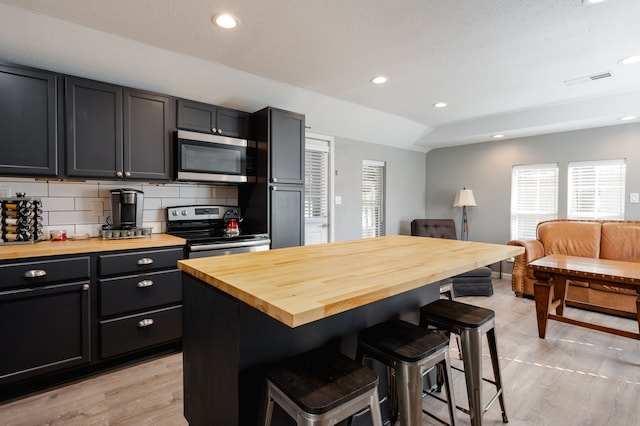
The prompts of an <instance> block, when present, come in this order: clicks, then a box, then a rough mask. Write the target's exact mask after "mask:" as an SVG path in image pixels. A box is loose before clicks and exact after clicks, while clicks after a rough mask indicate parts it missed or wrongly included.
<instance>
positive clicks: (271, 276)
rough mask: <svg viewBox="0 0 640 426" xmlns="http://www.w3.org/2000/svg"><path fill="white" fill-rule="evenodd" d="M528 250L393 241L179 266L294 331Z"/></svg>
mask: <svg viewBox="0 0 640 426" xmlns="http://www.w3.org/2000/svg"><path fill="white" fill-rule="evenodd" d="M523 252H524V248H522V247H517V246H507V245H500V244H487V243H477V242H470V241H456V240H445V239H437V238H427V237H410V236H403V235H394V236H387V237H379V238H369V239H362V240H353V241H344V242H338V243H329V244H320V245H313V246H303V247H291V248H285V249H277V250H270V251H262V252H254V253H241V254H235V255H229V256H218V257H206V258H199V259H188V260H181V261H179V262H178V267H179V268H180V269H181V270H183V271H184V272H186V273H188V274H190V275H192V276H194V277H196V278H198V279H200V280H202V281H204V282H206V283H207V284H209V285H211V286H213V287H216V288H218V289H220V290H221V291H223V292H225V293H227V294H229V295H231V296H233V297H234V298H236V299H239V300H241V301H243V302H245V303H246V304H248V305H250V306H252V307H254V308H256V309H259V310H260V311H262V312H265V313H266V314H267V315H269V316H271V317H273V318H275V319H277V320H278V321H280V322H282V323H283V324H286V325H288V326H290V327H297V326H300V325H303V324H307V323H310V322H312V321H316V320H319V319H322V318H326V317H328V316H331V315H335V314H338V313H340V312H344V311H347V310H349V309H354V308H357V307H359V306H363V305H366V304H368V303H372V302H375V301H377V300H381V299H385V298H388V297H391V296H394V295H396V294H400V293H403V292H405V291H409V290H413V289H415V288H418V287H421V286H423V285H426V284H429V283H433V282H436V281H439V280H442V279H445V278H449V277H451V276H453V275H457V274H461V273H463V272H467V271H470V270H472V269H475V268H477V267H480V266H485V265H489V264H492V263H495V262H498V261H501V260H503V259H507V258H509V257H511V256H517V255H518V254H522V253H523Z"/></svg>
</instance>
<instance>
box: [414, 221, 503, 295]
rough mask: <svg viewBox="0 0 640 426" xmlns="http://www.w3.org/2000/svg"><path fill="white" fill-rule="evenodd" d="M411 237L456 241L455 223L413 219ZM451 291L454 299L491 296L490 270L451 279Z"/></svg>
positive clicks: (483, 268) (467, 273)
mask: <svg viewBox="0 0 640 426" xmlns="http://www.w3.org/2000/svg"><path fill="white" fill-rule="evenodd" d="M411 235H414V236H419V237H432V238H448V239H450V240H456V239H458V237H457V235H456V223H455V222H454V221H453V219H414V220H412V221H411ZM452 290H453V295H454V296H455V297H461V296H491V295H492V294H493V283H492V282H491V269H490V268H488V267H486V266H483V267H481V268H476V269H474V270H472V271H469V272H465V273H464V274H460V275H456V276H454V277H452Z"/></svg>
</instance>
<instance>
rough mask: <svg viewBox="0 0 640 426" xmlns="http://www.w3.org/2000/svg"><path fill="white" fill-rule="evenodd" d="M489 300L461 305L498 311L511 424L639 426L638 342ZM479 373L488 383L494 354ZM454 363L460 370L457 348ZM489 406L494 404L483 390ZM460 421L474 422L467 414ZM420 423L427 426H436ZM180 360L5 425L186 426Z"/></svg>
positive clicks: (62, 396) (65, 392)
mask: <svg viewBox="0 0 640 426" xmlns="http://www.w3.org/2000/svg"><path fill="white" fill-rule="evenodd" d="M494 288H495V292H496V294H495V295H494V296H492V297H488V298H485V297H465V298H460V299H459V300H460V301H462V302H466V303H471V304H476V305H479V306H484V307H487V308H489V309H493V310H494V311H495V312H496V329H497V330H496V331H497V338H498V347H499V352H500V357H501V367H502V377H503V382H504V383H505V399H506V405H507V413H508V415H509V424H510V425H565V426H572V425H576V426H578V425H580V426H582V425H638V424H640V402H639V401H640V368H638V367H640V342H638V341H635V340H631V339H626V338H623V337H619V336H613V335H609V334H605V333H600V332H597V331H594V330H587V329H583V328H579V327H575V326H571V325H568V324H563V323H559V322H555V321H552V322H550V324H549V326H548V329H547V338H546V339H544V340H541V339H539V338H538V334H537V328H536V320H535V306H534V302H533V300H531V299H518V298H516V297H515V296H514V294H513V292H512V291H511V283H510V281H508V280H494ZM567 310H568V314H571V315H574V316H576V317H579V318H581V319H583V320H588V321H596V320H600V321H604V322H605V323H606V324H607V325H609V326H614V327H620V328H624V329H628V330H630V331H637V323H636V322H635V321H633V320H630V319H626V318H618V317H613V316H608V315H600V314H595V313H590V312H587V311H581V310H577V309H571V308H567ZM484 354H485V357H484V361H485V362H483V366H484V367H485V371H486V375H487V377H491V376H492V374H491V369H490V362H489V358H488V356H486V354H488V350H487V348H486V342H485V350H484ZM451 355H452V356H451V358H452V360H453V362H454V364H457V365H460V364H461V362H460V361H459V360H458V359H457V349H456V346H455V344H454V343H452V345H451ZM454 381H455V383H454V386H455V393H456V398H457V403H458V405H463V406H467V402H466V393H465V385H464V378H463V376H462V373H456V372H454ZM484 392H485V393H484V399H485V400H488V399H489V398H490V397H491V394H490V392H491V386H490V385H489V384H486V389H485V390H484ZM424 408H425V409H427V410H429V411H430V412H433V413H436V414H438V415H440V416H442V418H444V419H447V411H446V406H445V405H444V404H442V403H440V402H439V401H436V400H434V399H429V398H427V399H425V401H424ZM457 420H458V422H459V423H460V424H469V419H468V417H467V416H466V415H464V414H463V413H462V412H458V413H457ZM433 422H434V421H433V420H432V419H429V418H428V417H427V416H424V422H423V423H424V424H425V425H429V424H433ZM484 423H485V424H487V425H498V424H502V418H501V415H500V409H499V405H498V403H497V402H496V403H495V404H494V405H493V406H492V407H491V408H490V409H489V410H488V412H487V413H486V414H485V417H484ZM186 424H187V422H186V420H185V419H184V417H183V415H182V357H181V355H180V354H172V355H168V356H164V357H161V358H157V359H154V360H151V361H148V362H145V363H141V364H138V365H134V366H130V367H127V368H123V369H120V370H115V371H110V372H107V373H104V374H101V375H99V376H95V377H91V378H88V379H85V380H82V381H78V382H75V383H71V384H68V385H66V386H62V387H59V388H56V389H52V390H49V391H45V392H42V393H38V394H34V395H30V396H27V397H24V398H21V399H18V400H14V401H8V402H5V403H0V425H3V426H36V425H52V426H57V425H65V426H68V425H69V426H76V425H77V426H86V425H167V426H173V425H176V426H182V425H186Z"/></svg>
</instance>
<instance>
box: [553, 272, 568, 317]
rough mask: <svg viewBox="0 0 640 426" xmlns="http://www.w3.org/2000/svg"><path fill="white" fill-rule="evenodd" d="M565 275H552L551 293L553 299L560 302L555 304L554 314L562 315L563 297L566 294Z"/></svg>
mask: <svg viewBox="0 0 640 426" xmlns="http://www.w3.org/2000/svg"><path fill="white" fill-rule="evenodd" d="M567 286H568V283H567V277H564V276H562V275H556V276H554V277H553V295H554V300H558V301H560V304H559V305H558V306H556V314H558V315H559V316H562V314H563V313H564V306H565V298H566V296H567Z"/></svg>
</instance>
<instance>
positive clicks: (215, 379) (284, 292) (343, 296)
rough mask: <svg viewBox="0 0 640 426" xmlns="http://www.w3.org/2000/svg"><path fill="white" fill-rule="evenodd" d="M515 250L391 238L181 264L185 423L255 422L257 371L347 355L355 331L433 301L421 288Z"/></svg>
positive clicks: (433, 292) (435, 289)
mask: <svg viewBox="0 0 640 426" xmlns="http://www.w3.org/2000/svg"><path fill="white" fill-rule="evenodd" d="M520 253H522V248H521V247H515V246H507V245H499V244H487V243H477V242H469V241H456V240H444V239H435V238H426V237H410V236H400V235H395V236H387V237H379V238H370V239H362V240H353V241H345V242H338V243H329V244H322V245H314V246H303V247H291V248H284V249H278V250H271V251H264V252H255V253H242V254H237V255H230V256H222V257H209V258H200V259H188V260H182V261H180V262H178V267H179V269H181V270H182V271H183V313H184V335H183V360H184V361H183V362H184V404H185V417H186V418H187V420H188V421H189V423H190V424H191V425H230V424H242V425H255V424H257V422H258V419H259V414H260V401H261V390H262V386H263V382H262V380H263V376H262V369H263V368H264V366H265V365H267V364H269V363H271V362H274V361H276V360H278V359H282V358H284V357H287V356H291V355H293V354H296V353H300V352H303V351H305V350H308V349H311V348H314V347H317V346H320V345H335V346H336V347H337V348H339V349H340V350H342V351H343V352H345V353H346V354H347V355H350V356H354V355H355V338H354V336H355V335H356V333H357V331H358V330H361V329H363V328H366V327H368V326H370V325H373V324H375V323H378V322H382V321H385V320H387V319H389V318H393V317H398V316H405V317H406V316H410V315H413V314H416V313H417V312H418V309H419V308H420V306H422V305H424V304H426V303H429V302H431V301H433V300H435V299H436V298H437V297H438V295H439V286H438V285H434V286H429V285H428V284H431V283H436V282H438V281H440V280H442V279H445V278H448V277H451V276H452V275H457V274H460V273H463V272H467V271H469V270H472V269H475V268H477V267H479V266H484V265H488V264H492V263H496V262H499V261H501V260H504V259H507V258H509V257H512V256H516V255H518V254H520ZM363 417H366V416H363Z"/></svg>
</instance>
